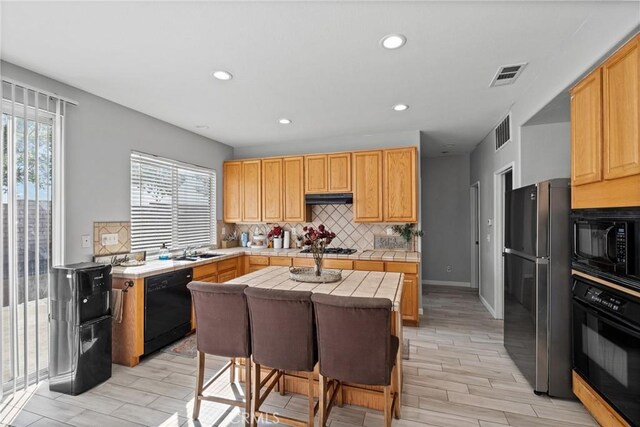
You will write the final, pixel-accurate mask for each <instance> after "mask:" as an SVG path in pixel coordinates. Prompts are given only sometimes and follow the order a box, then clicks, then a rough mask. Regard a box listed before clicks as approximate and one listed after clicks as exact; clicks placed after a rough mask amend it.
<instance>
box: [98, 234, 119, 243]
mask: <svg viewBox="0 0 640 427" xmlns="http://www.w3.org/2000/svg"><path fill="white" fill-rule="evenodd" d="M100 241H101V242H102V246H111V245H117V244H118V235H117V234H116V233H112V234H103V235H101V236H100Z"/></svg>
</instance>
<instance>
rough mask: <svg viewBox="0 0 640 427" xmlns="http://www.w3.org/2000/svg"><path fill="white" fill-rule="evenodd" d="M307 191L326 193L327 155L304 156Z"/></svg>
mask: <svg viewBox="0 0 640 427" xmlns="http://www.w3.org/2000/svg"><path fill="white" fill-rule="evenodd" d="M304 168H305V192H306V193H312V194H313V193H326V192H327V191H328V189H329V188H328V187H327V155H326V154H317V155H312V156H304Z"/></svg>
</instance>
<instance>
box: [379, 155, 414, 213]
mask: <svg viewBox="0 0 640 427" xmlns="http://www.w3.org/2000/svg"><path fill="white" fill-rule="evenodd" d="M416 161H417V150H416V147H409V148H398V149H393V150H384V188H383V190H384V193H383V200H384V221H386V222H417V221H418V182H417V167H416Z"/></svg>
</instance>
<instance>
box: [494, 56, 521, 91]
mask: <svg viewBox="0 0 640 427" xmlns="http://www.w3.org/2000/svg"><path fill="white" fill-rule="evenodd" d="M526 66H527V63H526V62H525V63H522V64H515V65H504V66H502V67H500V68H499V69H498V72H497V73H496V75H495V76H494V77H493V80H491V84H490V85H489V86H491V87H494V86H504V85H510V84H512V83H513V82H515V81H516V79H517V78H518V76H520V74H522V70H524V67H526Z"/></svg>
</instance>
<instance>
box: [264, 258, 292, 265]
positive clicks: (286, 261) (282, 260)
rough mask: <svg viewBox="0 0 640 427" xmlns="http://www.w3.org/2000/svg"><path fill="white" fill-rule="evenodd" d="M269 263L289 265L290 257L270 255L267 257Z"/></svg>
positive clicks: (290, 262) (290, 263)
mask: <svg viewBox="0 0 640 427" xmlns="http://www.w3.org/2000/svg"><path fill="white" fill-rule="evenodd" d="M269 265H277V266H280V267H291V265H292V258H291V257H288V256H272V257H269Z"/></svg>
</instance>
